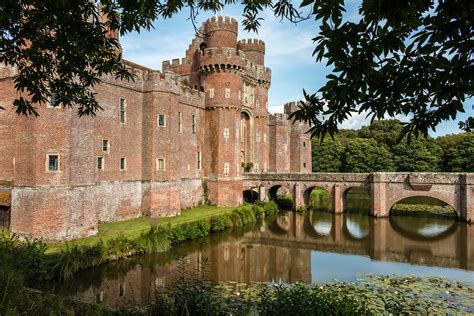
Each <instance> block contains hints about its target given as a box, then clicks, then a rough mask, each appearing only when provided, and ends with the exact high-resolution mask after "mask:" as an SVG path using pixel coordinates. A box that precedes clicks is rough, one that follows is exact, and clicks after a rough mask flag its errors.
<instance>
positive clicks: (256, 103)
mask: <svg viewBox="0 0 474 316" xmlns="http://www.w3.org/2000/svg"><path fill="white" fill-rule="evenodd" d="M255 107H257V108H259V107H260V101H259V100H257V101H255Z"/></svg>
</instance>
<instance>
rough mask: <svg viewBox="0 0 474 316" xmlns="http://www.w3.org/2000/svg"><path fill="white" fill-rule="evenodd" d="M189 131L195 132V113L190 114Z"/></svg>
mask: <svg viewBox="0 0 474 316" xmlns="http://www.w3.org/2000/svg"><path fill="white" fill-rule="evenodd" d="M191 131H192V133H193V134H196V115H194V114H193V115H192V116H191Z"/></svg>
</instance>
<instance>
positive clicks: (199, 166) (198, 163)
mask: <svg viewBox="0 0 474 316" xmlns="http://www.w3.org/2000/svg"><path fill="white" fill-rule="evenodd" d="M197 169H198V170H201V152H200V151H198V152H197Z"/></svg>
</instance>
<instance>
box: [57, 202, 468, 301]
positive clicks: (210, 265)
mask: <svg viewBox="0 0 474 316" xmlns="http://www.w3.org/2000/svg"><path fill="white" fill-rule="evenodd" d="M366 202H367V201H366V199H365V198H364V197H363V196H362V197H361V196H357V195H355V196H353V197H351V199H350V205H349V208H348V211H352V213H351V212H349V213H347V214H342V215H334V214H332V213H329V212H324V211H313V212H307V213H304V214H299V213H295V212H287V213H283V214H281V215H279V216H277V217H275V218H272V219H267V220H266V221H265V222H264V223H262V224H261V225H260V224H259V225H254V226H250V227H244V228H239V229H234V230H232V231H228V232H225V233H221V234H214V235H211V236H210V237H208V238H204V239H201V240H197V241H191V242H186V243H182V244H180V245H177V246H174V247H173V248H172V249H171V250H169V251H168V252H166V253H160V254H156V255H150V256H141V257H135V258H132V259H130V260H125V261H121V262H116V263H113V264H109V265H105V266H102V267H100V268H97V269H90V270H86V271H82V272H80V273H78V274H77V275H76V277H75V278H74V279H73V280H72V281H70V282H67V284H64V285H62V286H60V287H56V288H55V291H57V292H59V293H63V294H68V295H70V296H72V297H74V298H77V299H79V300H82V301H86V302H100V303H103V304H104V305H106V306H110V307H125V306H133V305H142V304H147V303H150V302H151V301H152V300H153V297H154V295H155V293H156V290H160V289H163V288H165V287H167V286H169V285H170V284H171V283H172V282H173V281H174V280H176V279H177V278H178V277H179V276H180V272H179V271H180V267H182V266H183V265H184V266H185V268H186V269H187V270H190V271H197V272H205V274H206V275H207V278H209V279H210V280H211V281H212V282H214V283H216V284H217V283H227V284H228V286H231V287H232V288H233V289H234V291H235V292H239V291H240V290H241V288H242V287H245V286H247V285H249V284H252V283H255V282H263V283H267V282H277V283H279V282H288V283H291V282H296V281H299V280H301V281H304V282H306V283H315V282H316V283H319V282H321V283H322V282H328V281H331V280H334V279H337V280H339V281H356V278H357V275H359V274H361V273H370V274H396V275H402V274H412V275H418V276H424V275H429V276H438V277H446V278H448V279H453V280H461V281H464V282H467V283H471V284H474V229H473V227H472V226H470V225H468V224H466V223H463V222H458V221H455V220H454V219H446V218H433V217H407V216H391V217H389V218H379V219H375V218H372V217H369V216H366V215H364V214H360V213H361V212H363V211H364V209H365V208H366V207H367V203H366Z"/></svg>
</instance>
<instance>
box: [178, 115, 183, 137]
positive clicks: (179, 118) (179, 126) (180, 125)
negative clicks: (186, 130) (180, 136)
mask: <svg viewBox="0 0 474 316" xmlns="http://www.w3.org/2000/svg"><path fill="white" fill-rule="evenodd" d="M178 129H179V132H180V133H182V132H183V113H181V112H179V113H178Z"/></svg>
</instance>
